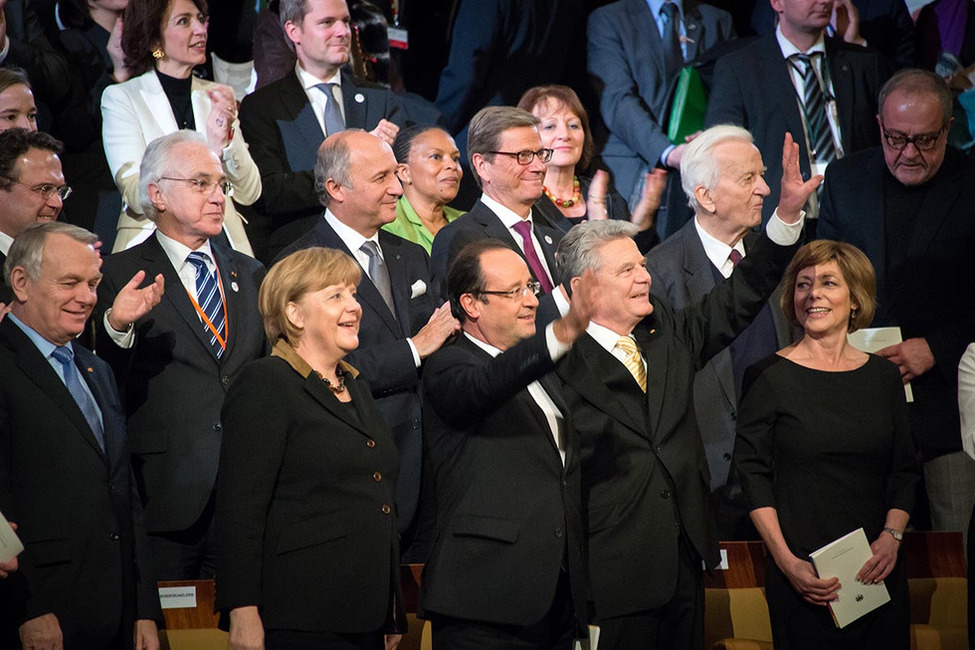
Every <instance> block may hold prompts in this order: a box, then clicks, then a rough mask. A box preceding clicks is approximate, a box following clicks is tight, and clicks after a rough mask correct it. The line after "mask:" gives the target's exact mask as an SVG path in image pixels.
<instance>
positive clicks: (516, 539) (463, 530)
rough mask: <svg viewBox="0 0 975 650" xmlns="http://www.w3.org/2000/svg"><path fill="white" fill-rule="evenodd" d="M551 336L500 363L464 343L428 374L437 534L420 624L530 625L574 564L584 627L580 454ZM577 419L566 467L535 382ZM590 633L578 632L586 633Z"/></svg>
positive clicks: (431, 362) (436, 359)
mask: <svg viewBox="0 0 975 650" xmlns="http://www.w3.org/2000/svg"><path fill="white" fill-rule="evenodd" d="M553 365H554V364H553V363H552V360H551V357H550V356H549V353H548V349H547V347H546V344H545V333H544V331H542V332H539V333H538V334H536V335H535V336H534V337H532V338H530V339H526V340H524V341H522V342H521V343H519V344H518V345H516V346H515V347H513V348H511V349H510V350H507V351H506V352H504V353H502V354H501V355H499V356H497V357H494V358H492V357H491V355H490V354H488V353H487V352H485V351H484V350H482V349H481V348H479V347H478V346H477V345H475V344H474V343H473V342H472V341H471V340H470V339H468V338H467V336H466V335H461V337H460V338H458V340H457V342H456V343H454V344H453V345H450V346H448V347H445V348H443V349H441V350H439V351H438V352H436V353H434V354H433V356H431V357H430V358H429V359H428V360H427V366H426V368H425V370H424V374H423V395H424V412H425V419H426V438H427V444H426V454H427V460H428V463H429V466H430V468H431V469H432V471H433V473H434V481H435V483H436V490H437V530H436V541H435V542H434V547H433V551H432V553H431V556H430V558H429V560H428V561H427V563H426V567H425V568H424V571H423V580H422V582H421V585H420V616H422V617H428V616H431V615H432V616H436V615H438V614H439V615H444V616H452V617H456V618H462V619H470V620H477V621H487V622H490V623H497V624H501V625H529V624H532V623H535V622H537V621H539V620H540V619H541V618H542V617H543V616H545V614H546V613H547V612H548V610H549V608H550V607H551V605H552V603H553V601H554V599H555V589H556V585H557V583H558V580H559V574H560V572H561V571H562V569H563V567H564V568H565V569H566V570H567V571H568V575H569V581H570V585H571V590H572V597H573V605H574V607H575V612H576V620H577V624H580V625H584V624H585V612H586V598H585V584H586V578H585V563H584V559H583V557H584V556H583V530H582V520H581V517H580V511H579V486H580V476H579V452H578V441H577V440H576V434H575V430H574V429H573V427H572V421H571V419H570V417H569V414H570V410H569V408H568V406H567V405H566V403H565V401H563V399H562V396H561V391H560V390H559V386H558V382H557V381H554V376H552V375H550V374H547V373H550V371H551V370H552V368H553ZM536 380H538V381H540V382H541V383H542V386H543V388H544V389H545V391H546V392H547V393H548V395H549V396H550V397H551V398H552V400H553V402H554V403H555V405H556V406H557V407H558V409H559V410H560V411H561V412H562V414H563V415H565V416H566V418H565V420H564V423H565V431H564V447H565V464H564V465H563V463H562V460H561V459H560V457H559V452H558V449H557V448H556V446H555V440H554V438H553V437H552V433H551V430H550V428H549V426H548V423H547V422H546V420H545V417H544V415H543V414H542V411H541V409H539V408H538V406H537V405H536V404H535V401H534V400H533V399H532V397H531V395H529V393H528V389H527V386H528V385H529V384H530V383H531V382H533V381H536ZM582 629H583V628H582V627H579V629H578V630H577V632H581V631H582Z"/></svg>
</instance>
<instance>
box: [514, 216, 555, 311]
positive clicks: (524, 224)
mask: <svg viewBox="0 0 975 650" xmlns="http://www.w3.org/2000/svg"><path fill="white" fill-rule="evenodd" d="M511 227H512V228H514V230H515V232H517V233H518V234H519V235H521V242H522V248H523V249H524V251H525V259H526V260H528V268H530V269H531V270H532V275H534V276H535V279H536V280H538V283H539V284H540V285H542V291H543V292H545V293H552V281H551V280H549V278H548V273H546V272H545V266H544V265H543V264H542V261H541V260H540V259H539V258H538V251H536V250H535V243H534V242H533V241H532V223H531V221H528V220H527V219H525V220H523V221H519V222H518V223H516V224H515V225H513V226H511Z"/></svg>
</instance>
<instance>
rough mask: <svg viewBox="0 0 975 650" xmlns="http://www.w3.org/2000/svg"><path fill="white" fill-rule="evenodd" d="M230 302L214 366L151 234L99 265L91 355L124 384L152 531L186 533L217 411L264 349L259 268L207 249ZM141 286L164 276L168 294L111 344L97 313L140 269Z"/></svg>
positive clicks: (204, 494)
mask: <svg viewBox="0 0 975 650" xmlns="http://www.w3.org/2000/svg"><path fill="white" fill-rule="evenodd" d="M211 247H212V250H213V254H214V257H216V263H217V268H218V269H219V270H220V278H221V280H222V282H223V289H224V295H225V297H226V300H227V322H228V325H227V328H228V330H229V334H228V340H227V350H226V351H225V352H224V353H223V355H222V356H221V358H220V359H217V357H216V355H215V354H214V352H213V350H212V348H211V347H210V336H209V334H208V333H205V332H204V328H203V324H202V323H201V321H200V317H199V316H198V315H197V313H196V311H195V309H194V307H193V304H192V303H191V302H190V298H189V296H188V295H187V293H186V291H185V290H184V288H183V283H182V282H181V281H180V279H179V275H178V274H177V272H176V269H175V268H173V265H172V263H171V262H170V261H169V257H167V256H166V253H165V251H163V249H162V246H160V245H159V240H158V239H157V238H156V235H155V234H153V235H152V236H150V237H149V239H147V240H146V241H144V242H143V243H141V244H139V245H138V246H136V247H134V248H130V249H129V250H127V251H123V252H121V253H116V254H115V255H110V256H109V257H107V258H105V263H104V264H103V266H102V273H103V278H102V283H101V284H100V285H99V286H98V305H97V307H96V308H95V314H94V319H95V327H96V328H97V330H98V332H97V339H96V344H97V345H96V348H97V351H98V355H99V356H100V357H102V358H103V359H105V360H106V361H108V362H109V364H110V365H111V366H112V369H113V370H114V371H115V376H116V378H117V379H118V384H119V386H121V387H122V402H123V404H124V405H125V413H126V416H127V417H128V430H129V435H130V438H131V447H132V454H133V457H132V461H133V465H134V467H135V471H136V477H137V478H138V481H139V491H140V493H141V495H142V499H143V504H144V506H145V509H146V524H147V528H148V530H149V531H150V532H160V531H162V532H165V531H180V530H185V529H187V528H189V527H190V526H191V525H193V523H195V522H196V521H197V520H198V519H199V517H200V515H201V514H202V513H203V509H204V507H205V506H206V505H207V502H208V501H209V500H210V495H211V493H212V491H213V486H214V483H215V481H216V477H217V459H218V456H219V452H220V438H221V431H222V429H223V425H222V423H221V421H220V407H221V406H222V405H223V398H224V394H225V393H226V391H227V387H228V386H229V385H230V382H231V381H232V380H233V379H234V378H235V377H236V376H237V374H238V373H240V371H241V369H243V367H244V366H245V365H246V364H247V363H248V362H250V361H253V360H254V359H257V358H259V357H262V356H264V354H265V351H266V347H267V346H266V343H265V337H264V326H263V321H262V320H261V315H260V313H258V311H257V290H258V288H259V287H260V285H261V281H262V280H263V279H264V267H263V266H261V264H260V262H258V261H256V260H254V259H253V258H251V257H248V256H246V255H243V254H241V253H238V252H236V251H233V250H230V249H229V248H226V247H224V246H221V245H220V244H217V243H215V242H211ZM143 269H144V270H145V271H146V279H145V284H148V283H149V282H151V281H152V280H153V278H155V277H156V275H157V274H159V273H161V274H162V275H163V277H164V278H165V281H166V293H165V295H163V297H162V300H161V301H160V303H159V304H158V305H156V307H155V308H154V309H153V310H152V311H150V312H149V313H148V314H146V315H145V316H143V317H142V318H140V319H139V320H138V321H137V322H136V323H135V345H134V346H133V347H132V348H129V349H122V348H120V347H118V346H117V345H116V344H115V343H114V342H113V341H112V340H111V338H110V337H109V336H108V333H107V332H105V331H104V318H103V316H104V313H105V310H107V309H108V308H109V307H111V306H112V302H113V301H114V300H115V296H116V295H117V294H118V292H119V290H120V289H121V288H122V287H124V286H125V285H126V284H127V283H128V281H129V280H130V279H132V276H133V275H135V274H136V272H137V271H139V270H143Z"/></svg>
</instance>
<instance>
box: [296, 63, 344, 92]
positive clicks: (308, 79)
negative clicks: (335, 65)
mask: <svg viewBox="0 0 975 650" xmlns="http://www.w3.org/2000/svg"><path fill="white" fill-rule="evenodd" d="M295 72H296V73H297V75H298V81H300V82H301V87H302V88H304V89H305V90H306V91H308V90H311V89H313V88H314V87H315V86H317V85H318V84H320V83H327V84H336V85H337V86H338V87H339V88H341V87H342V71H341V70H339V71H338V72H336V73H335V75H334V76H332V78H331V79H325V80H322V79H319V78H318V77H316V76H315V75H313V74H312V73H310V72H308V71H307V70H305V69H304V68H302V67H301V64H300V63H295Z"/></svg>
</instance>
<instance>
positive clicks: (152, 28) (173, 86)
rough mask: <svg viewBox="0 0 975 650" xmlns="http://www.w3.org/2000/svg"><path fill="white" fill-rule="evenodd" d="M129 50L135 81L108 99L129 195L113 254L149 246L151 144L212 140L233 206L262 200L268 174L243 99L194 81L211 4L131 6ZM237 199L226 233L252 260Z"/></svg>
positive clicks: (105, 114)
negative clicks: (240, 106) (244, 124)
mask: <svg viewBox="0 0 975 650" xmlns="http://www.w3.org/2000/svg"><path fill="white" fill-rule="evenodd" d="M123 23H124V25H125V28H124V30H123V32H122V50H123V52H124V53H125V67H126V68H127V69H128V71H129V73H130V74H131V75H133V77H132V78H131V79H129V80H128V81H126V82H125V83H122V84H117V85H114V86H109V87H108V88H106V89H105V93H104V94H103V95H102V118H103V121H102V140H103V141H104V144H105V155H106V157H107V158H108V164H109V167H111V170H112V175H113V176H114V177H115V183H116V185H117V186H118V188H119V191H120V192H121V193H122V198H123V200H124V201H125V207H124V209H123V212H122V215H121V216H120V217H119V223H118V235H117V237H116V240H115V246H114V248H113V250H114V251H119V250H123V249H125V248H129V247H131V246H134V245H135V244H137V243H139V242H141V241H143V240H144V239H145V238H146V237H148V236H149V234H150V233H151V232H152V229H153V224H152V222H151V221H149V220H148V219H147V218H146V217H145V216H144V215H143V214H141V213H140V210H141V208H140V207H139V200H138V186H139V163H140V161H141V160H142V154H143V152H144V151H145V148H146V145H147V144H149V143H150V142H151V141H153V140H154V139H156V138H158V137H160V136H163V135H167V134H169V133H172V132H173V131H177V130H180V129H192V130H195V131H198V132H200V133H202V134H203V135H205V136H206V138H207V143H208V144H209V146H210V149H211V150H212V151H213V153H215V154H216V155H217V156H218V157H219V158H220V160H221V162H222V163H223V169H224V172H225V173H226V174H227V179H228V180H229V181H230V182H231V183H232V184H233V186H234V193H233V198H234V201H236V202H238V203H241V204H243V205H250V204H252V203H254V201H256V200H257V199H258V198H259V197H260V195H261V176H260V172H259V171H258V169H257V165H256V164H254V160H253V159H252V158H251V155H250V153H249V152H248V150H247V144H246V143H245V142H244V139H243V137H242V136H241V134H240V131H239V126H238V123H237V101H236V99H235V97H234V93H233V91H232V90H231V89H230V88H228V87H227V86H223V85H220V84H216V83H213V82H211V81H205V80H203V79H199V78H197V77H195V76H194V75H193V69H194V68H195V67H196V66H199V65H202V64H204V63H206V44H207V23H208V18H207V4H206V0H132V1H131V2H130V3H129V6H128V8H127V9H126V10H125V13H124V14H123ZM234 201H227V203H226V206H225V209H224V217H225V220H224V231H225V232H226V234H227V237H228V238H229V240H230V244H231V245H232V246H233V247H234V248H235V249H237V250H239V251H241V252H244V253H247V254H249V255H253V251H252V249H251V245H250V242H249V241H248V239H247V233H246V232H245V231H244V225H243V219H242V218H241V217H240V215H238V214H237V210H236V208H235V206H234Z"/></svg>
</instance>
